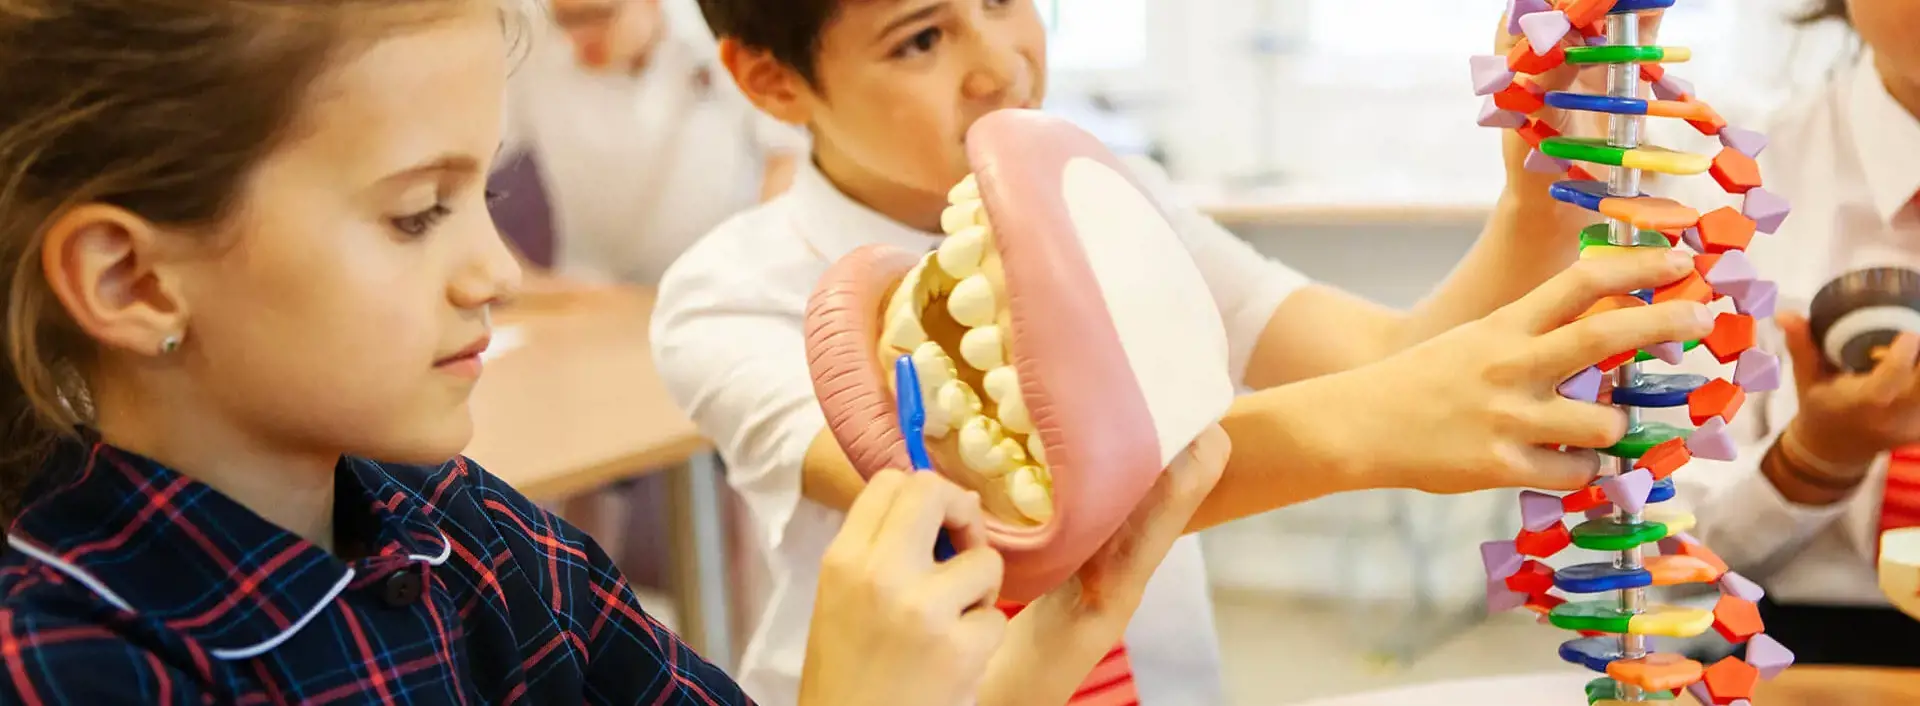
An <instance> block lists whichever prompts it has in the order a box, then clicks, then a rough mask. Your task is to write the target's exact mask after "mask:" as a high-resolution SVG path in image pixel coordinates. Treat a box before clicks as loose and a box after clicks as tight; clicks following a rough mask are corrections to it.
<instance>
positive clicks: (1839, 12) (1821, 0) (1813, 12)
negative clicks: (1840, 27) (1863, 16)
mask: <svg viewBox="0 0 1920 706" xmlns="http://www.w3.org/2000/svg"><path fill="white" fill-rule="evenodd" d="M1827 20H1839V21H1841V22H1850V21H1851V20H1850V19H1849V16H1848V15H1847V0H1814V2H1813V4H1812V6H1811V7H1808V8H1807V10H1806V12H1803V13H1801V14H1800V15H1799V16H1796V17H1795V18H1794V21H1795V22H1796V23H1798V24H1802V25H1810V24H1815V23H1819V22H1825V21H1827Z"/></svg>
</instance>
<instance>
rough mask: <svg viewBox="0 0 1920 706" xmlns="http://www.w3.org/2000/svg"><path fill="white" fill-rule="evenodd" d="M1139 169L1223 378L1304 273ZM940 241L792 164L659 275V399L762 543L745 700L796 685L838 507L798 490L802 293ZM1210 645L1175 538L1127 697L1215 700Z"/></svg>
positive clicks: (1196, 590)
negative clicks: (792, 172)
mask: <svg viewBox="0 0 1920 706" xmlns="http://www.w3.org/2000/svg"><path fill="white" fill-rule="evenodd" d="M1146 166H1149V165H1140V166H1138V167H1136V169H1135V174H1136V175H1138V176H1140V177H1141V179H1142V181H1143V183H1145V184H1147V185H1148V192H1149V194H1150V195H1152V196H1154V197H1155V198H1156V200H1157V201H1158V202H1159V203H1160V204H1161V205H1162V207H1163V208H1164V209H1165V210H1166V212H1167V214H1168V216H1169V218H1170V219H1171V220H1172V223H1173V224H1174V228H1175V230H1176V231H1177V232H1179V234H1180V235H1181V236H1182V238H1183V239H1184V240H1185V241H1186V245H1187V249H1188V252H1190V253H1191V254H1192V255H1193V258H1194V261H1195V264H1196V265H1198V266H1199V269H1200V272H1201V274H1202V275H1203V276H1204V277H1205V278H1206V280H1207V284H1208V286H1209V288H1210V289H1211V290H1212V292H1213V295H1214V300H1215V302H1216V303H1217V304H1218V305H1219V307H1220V311H1221V316H1222V318H1223V321H1224V322H1225V324H1226V331H1227V338H1228V349H1229V358H1230V360H1229V364H1230V366H1231V370H1232V374H1233V378H1234V380H1235V381H1236V382H1238V381H1240V380H1242V379H1243V378H1244V376H1245V373H1246V367H1247V360H1248V358H1249V357H1250V355H1251V353H1252V350H1253V347H1254V344H1255V342H1256V341H1258V340H1259V337H1260V333H1261V331H1262V330H1263V329H1264V328H1265V326H1266V323H1267V321H1268V319H1270V318H1272V315H1273V311H1274V310H1275V309H1276V308H1278V307H1279V305H1280V302H1281V301H1282V300H1283V299H1285V298H1286V297H1287V295H1289V294H1291V293H1292V292H1294V291H1295V290H1297V289H1299V288H1300V287H1302V286H1304V285H1305V284H1306V283H1307V279H1306V277H1304V276H1302V275H1301V274H1299V273H1298V272H1296V271H1294V270H1292V269H1291V268H1288V267H1286V266H1285V265H1282V264H1280V263H1278V262H1274V261H1272V260H1269V259H1267V258H1266V257H1264V256H1262V255H1260V254H1259V253H1258V252H1257V251H1255V250H1254V249H1253V248H1252V247H1251V246H1249V245H1248V244H1247V243H1246V242H1245V241H1242V240H1241V239H1239V238H1238V237H1236V236H1234V235H1233V234H1232V233H1230V232H1228V231H1227V230H1225V229H1224V228H1221V227H1220V226H1219V225H1218V224H1217V223H1215V222H1214V221H1213V220H1212V219H1210V218H1208V217H1206V216H1205V215H1203V214H1201V213H1200V212H1199V211H1198V210H1196V209H1194V208H1193V207H1192V206H1190V205H1187V204H1184V203H1181V202H1179V201H1178V200H1176V199H1174V198H1172V194H1173V188H1172V185H1171V184H1170V183H1169V182H1168V181H1166V178H1165V176H1164V174H1162V173H1160V172H1158V171H1157V170H1149V169H1146V168H1143V167H1146ZM939 242H940V236H938V235H935V234H930V233H925V232H921V231H918V230H915V229H913V228H909V227H907V226H905V225H903V224H901V223H899V222H897V221H894V220H892V219H889V218H887V217H886V216H883V215H881V214H879V213H878V212H875V211H873V210H871V209H869V208H867V207H865V206H863V205H861V204H859V203H857V202H855V201H854V200H852V199H851V198H848V197H847V196H846V195H845V194H843V193H842V192H841V191H840V190H839V189H838V188H836V187H835V186H833V184H831V183H830V182H828V181H827V179H826V177H824V176H822V175H821V174H820V173H819V171H817V170H816V169H815V168H813V167H812V166H811V164H803V165H802V166H801V168H800V169H799V173H798V174H797V175H796V176H795V179H794V184H793V187H792V188H791V189H790V190H789V191H788V192H786V193H785V194H782V195H781V196H779V197H778V198H775V199H774V200H772V201H769V202H768V203H766V204H765V205H763V206H760V207H758V208H755V209H753V210H751V211H748V212H746V213H743V214H741V215H739V216H737V217H735V218H733V219H731V220H729V221H727V222H726V224H724V225H722V226H721V227H720V228H719V229H718V230H716V231H714V232H713V234H712V235H710V236H708V237H707V238H706V239H704V240H702V241H701V242H700V243H699V244H697V245H695V246H694V247H693V249H691V250H689V251H687V254H686V255H685V257H683V258H681V260H680V261H679V262H678V263H676V264H675V265H674V267H673V268H672V269H671V270H670V271H668V273H667V276H666V278H665V279H664V280H663V281H662V282H661V285H660V294H659V299H658V302H657V304H656V305H655V309H654V313H653V328H652V339H653V350H654V360H655V363H656V365H657V367H658V368H659V371H660V374H661V376H662V377H664V378H665V381H666V384H667V389H668V390H669V391H670V393H671V394H672V395H673V396H674V399H675V400H676V401H677V402H678V403H679V404H680V407H681V408H682V409H684V410H686V411H687V414H688V415H689V416H691V417H692V418H693V420H694V422H695V423H696V424H698V425H699V428H700V431H701V433H702V434H703V435H705V436H706V437H707V438H709V439H712V440H713V442H714V444H715V445H716V446H717V447H718V449H719V451H720V455H721V457H722V458H723V459H724V460H725V461H726V464H727V481H728V482H729V483H730V484H731V485H732V486H733V488H734V490H736V491H738V492H739V493H740V494H741V496H742V497H744V498H745V499H746V503H747V506H748V507H749V508H750V509H751V511H752V514H753V518H754V521H755V523H756V524H757V525H758V527H759V529H760V531H761V532H762V535H761V543H762V546H765V547H767V548H768V551H769V554H770V556H769V564H770V565H771V569H772V573H773V584H774V585H773V592H772V598H771V599H770V602H769V605H768V606H767V609H766V612H765V613H764V614H763V615H762V616H761V622H760V625H759V627H758V628H757V629H756V631H755V633H754V636H753V639H752V641H751V642H750V643H749V644H748V646H747V650H746V654H745V656H744V658H743V663H742V665H741V667H740V670H739V671H738V672H737V675H738V677H739V679H740V683H741V684H742V685H743V686H744V687H745V688H746V690H747V693H748V694H749V695H751V696H753V698H754V700H755V701H757V702H759V703H762V704H767V705H768V706H792V705H793V704H794V703H795V701H796V700H797V698H798V689H799V682H800V667H801V661H802V659H803V658H804V656H805V653H806V644H807V630H808V622H809V620H810V619H811V617H812V614H813V603H814V591H815V584H816V583H817V582H818V580H819V570H820V560H821V557H822V556H823V555H824V554H825V553H826V548H827V545H828V543H829V542H830V541H831V540H832V539H833V536H834V534H835V533H837V532H838V531H839V529H840V523H841V522H842V520H843V519H844V518H845V515H844V513H841V512H840V511H838V510H834V509H832V508H828V507H826V506H823V505H819V504H817V503H814V502H812V501H810V500H807V499H805V498H804V497H802V496H801V493H800V483H801V473H802V470H801V467H802V464H803V463H804V461H805V459H806V452H807V447H808V445H810V444H811V443H812V442H813V439H814V438H815V437H816V436H818V435H819V434H820V433H821V432H822V431H824V430H825V429H826V421H825V417H824V415H823V414H822V412H821V411H820V404H819V402H817V401H815V398H814V392H813V376H812V374H811V373H810V372H809V370H808V368H807V353H806V343H805V337H804V333H803V328H802V327H803V324H804V320H805V316H806V308H807V299H808V297H809V296H811V295H812V293H813V289H814V286H815V285H816V284H817V283H818V282H819V280H820V277H821V276H822V275H824V274H826V271H827V269H828V267H829V266H831V265H832V264H833V263H834V262H835V261H837V260H838V259H839V258H840V257H842V256H844V255H846V254H847V253H849V252H851V251H853V250H854V249H855V248H857V247H860V246H862V245H867V244H870V243H887V244H892V245H896V246H899V247H902V248H907V249H910V250H915V251H927V250H930V249H932V248H933V247H935V246H936V245H938V243H939ZM1218 643H1219V638H1218V635H1217V634H1216V633H1215V631H1214V624H1213V606H1212V602H1211V600H1210V598H1209V595H1208V592H1207V575H1206V567H1205V565H1204V562H1203V561H1202V558H1201V554H1200V543H1199V538H1198V537H1194V536H1188V537H1183V538H1181V539H1180V540H1179V542H1178V543H1176V544H1175V546H1174V549H1173V551H1172V552H1171V553H1170V554H1169V555H1168V557H1167V559H1166V560H1165V561H1164V562H1163V563H1162V564H1161V565H1160V568H1159V570H1158V571H1156V572H1155V573H1154V577H1153V580H1152V581H1151V582H1150V583H1149V584H1148V587H1147V593H1146V596H1145V598H1144V599H1143V600H1142V602H1141V605H1140V608H1139V610H1138V611H1137V612H1136V613H1135V614H1134V618H1133V621H1132V623H1130V624H1129V625H1128V629H1127V635H1126V645H1127V650H1128V656H1129V658H1130V659H1131V661H1132V664H1133V668H1134V674H1135V680H1136V685H1137V686H1138V688H1139V692H1140V697H1141V702H1142V703H1145V704H1152V705H1153V706H1214V705H1217V704H1224V703H1226V697H1225V692H1224V686H1223V683H1222V677H1221V673H1220V656H1219V644H1218Z"/></svg>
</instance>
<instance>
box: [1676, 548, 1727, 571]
mask: <svg viewBox="0 0 1920 706" xmlns="http://www.w3.org/2000/svg"><path fill="white" fill-rule="evenodd" d="M1668 556H1686V557H1693V558H1695V559H1699V560H1701V561H1704V562H1707V565H1708V566H1711V567H1713V570H1714V571H1718V572H1720V573H1723V574H1724V573H1727V562H1725V561H1723V560H1721V559H1720V555H1719V554H1715V553H1713V550H1712V549H1708V548H1706V547H1705V546H1703V545H1700V544H1697V543H1694V542H1681V543H1680V551H1679V552H1676V553H1674V554H1670V555H1668Z"/></svg>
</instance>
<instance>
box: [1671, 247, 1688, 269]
mask: <svg viewBox="0 0 1920 706" xmlns="http://www.w3.org/2000/svg"><path fill="white" fill-rule="evenodd" d="M1667 265H1668V266H1669V267H1673V268H1674V269H1692V268H1693V254H1692V253H1688V252H1686V251H1684V250H1668V251H1667Z"/></svg>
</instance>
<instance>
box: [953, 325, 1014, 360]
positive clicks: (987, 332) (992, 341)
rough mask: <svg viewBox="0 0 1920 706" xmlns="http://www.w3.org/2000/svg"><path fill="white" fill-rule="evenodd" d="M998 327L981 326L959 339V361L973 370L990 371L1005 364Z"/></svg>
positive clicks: (1004, 350)
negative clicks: (963, 361) (965, 363)
mask: <svg viewBox="0 0 1920 706" xmlns="http://www.w3.org/2000/svg"><path fill="white" fill-rule="evenodd" d="M1004 345H1005V344H1004V343H1003V341H1002V340H1001V336H1000V327H999V326H981V327H980V328H976V329H973V330H971V331H968V332H967V333H966V335H963V336H961V337H960V359H961V360H965V361H967V365H971V366H973V369H974V370H992V369H994V368H998V367H1002V366H1005V365H1006V364H1007V356H1006V348H1005V347H1004Z"/></svg>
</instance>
